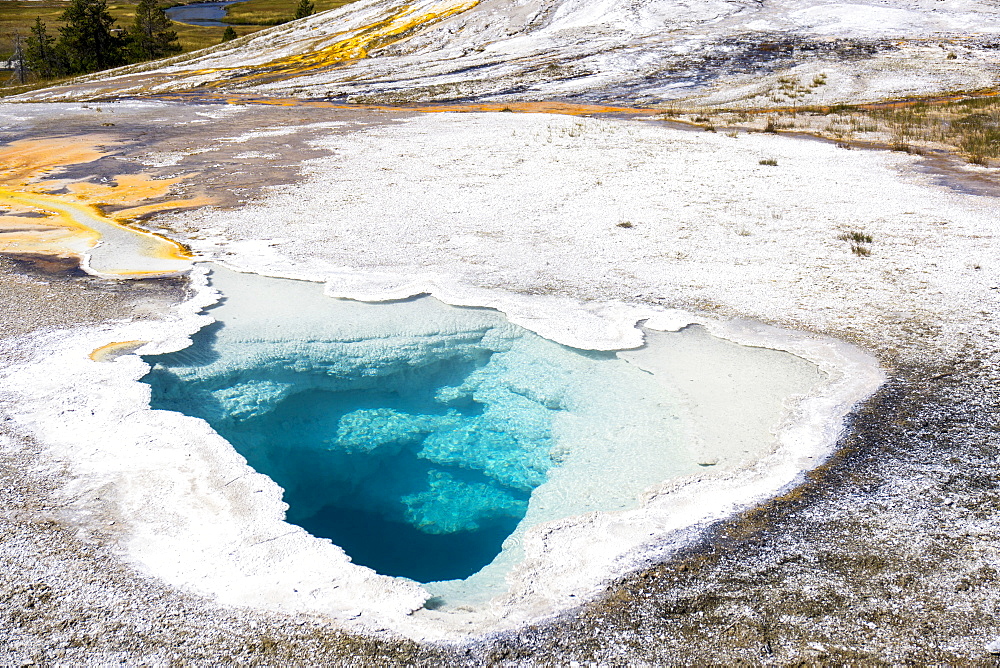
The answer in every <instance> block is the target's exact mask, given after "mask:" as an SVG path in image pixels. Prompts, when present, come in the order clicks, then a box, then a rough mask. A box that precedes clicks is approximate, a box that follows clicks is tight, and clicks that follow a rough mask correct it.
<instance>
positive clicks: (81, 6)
mask: <svg viewBox="0 0 1000 668" xmlns="http://www.w3.org/2000/svg"><path fill="white" fill-rule="evenodd" d="M59 18H60V19H61V20H62V21H63V22H64V23H65V25H64V26H63V27H61V28H59V35H60V36H59V47H60V48H61V49H62V50H63V51H64V52H65V54H66V61H67V65H68V71H69V73H70V74H77V73H83V72H95V71H97V70H106V69H108V68H109V67H117V66H118V65H122V64H124V62H125V58H124V46H125V40H124V39H122V38H121V37H119V36H118V35H117V34H115V32H113V31H115V30H116V29H115V28H114V25H115V20H114V18H113V17H112V16H111V14H109V13H108V3H107V1H106V0H71V2H70V4H69V7H67V8H66V11H64V12H63V13H62V15H61V16H60V17H59Z"/></svg>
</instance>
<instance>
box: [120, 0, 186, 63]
mask: <svg viewBox="0 0 1000 668" xmlns="http://www.w3.org/2000/svg"><path fill="white" fill-rule="evenodd" d="M180 52H181V45H180V44H179V43H178V42H177V33H176V32H175V31H174V30H173V23H172V22H171V21H170V19H168V18H167V15H166V13H164V11H163V10H162V9H160V8H159V7H158V6H157V4H156V0H139V4H138V5H137V6H136V8H135V21H134V22H133V23H132V26H131V27H130V28H129V31H128V56H129V60H131V61H132V62H140V61H143V60H155V59H156V58H164V57H166V56H169V55H172V54H175V53H180Z"/></svg>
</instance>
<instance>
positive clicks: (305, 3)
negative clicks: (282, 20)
mask: <svg viewBox="0 0 1000 668" xmlns="http://www.w3.org/2000/svg"><path fill="white" fill-rule="evenodd" d="M315 8H316V5H315V4H313V3H312V2H309V0H299V6H298V7H296V8H295V18H297V19H304V18H305V17H307V16H309V15H310V14H312V13H313V10H314V9H315Z"/></svg>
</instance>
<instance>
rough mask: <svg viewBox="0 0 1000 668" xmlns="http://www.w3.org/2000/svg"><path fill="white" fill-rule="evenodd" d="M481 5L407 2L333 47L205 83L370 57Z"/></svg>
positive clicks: (466, 0)
mask: <svg viewBox="0 0 1000 668" xmlns="http://www.w3.org/2000/svg"><path fill="white" fill-rule="evenodd" d="M478 4H479V0H457V1H456V0H452V1H450V2H448V1H445V2H440V3H438V4H436V5H433V6H431V7H430V8H427V9H424V10H423V11H416V10H415V9H414V8H413V7H411V6H410V5H403V6H401V7H398V8H396V9H395V10H394V11H393V12H391V13H390V14H389V15H388V16H387V17H385V18H383V19H382V20H380V21H376V22H375V23H371V24H369V25H366V26H362V27H360V28H355V29H354V30H347V31H344V32H342V33H336V34H334V35H333V37H334V38H336V37H340V39H339V40H337V41H336V42H334V43H333V44H331V45H329V46H325V47H321V48H318V49H316V50H315V51H309V52H307V53H300V54H296V55H293V56H285V57H283V58H278V59H276V60H272V61H270V62H268V63H264V64H263V65H254V66H252V69H253V70H255V71H253V72H251V73H249V74H245V75H243V76H237V77H232V78H225V79H223V80H221V81H218V82H215V83H208V84H205V85H206V86H207V87H209V88H211V87H213V86H217V85H218V86H221V85H226V86H228V85H232V84H233V83H243V82H252V81H256V80H259V79H265V78H280V79H284V78H291V77H294V76H298V75H301V74H305V73H308V72H311V71H314V70H318V69H322V68H324V67H330V66H333V65H337V64H339V63H344V62H349V61H352V60H359V59H361V58H367V57H368V53H369V52H370V51H372V50H373V49H378V48H381V47H384V46H388V45H390V44H394V43H396V42H399V41H402V40H404V39H406V38H407V37H409V36H411V35H413V34H414V32H416V31H417V30H418V29H421V28H426V27H428V26H431V25H433V24H435V23H438V22H439V21H443V20H444V19H446V18H448V17H451V16H454V15H456V14H461V13H462V12H465V11H468V10H470V9H472V8H473V7H475V6H476V5H478ZM324 41H326V40H324ZM246 69H247V68H244V67H220V68H211V69H203V70H192V71H189V72H187V74H212V73H215V72H232V71H245V70H246Z"/></svg>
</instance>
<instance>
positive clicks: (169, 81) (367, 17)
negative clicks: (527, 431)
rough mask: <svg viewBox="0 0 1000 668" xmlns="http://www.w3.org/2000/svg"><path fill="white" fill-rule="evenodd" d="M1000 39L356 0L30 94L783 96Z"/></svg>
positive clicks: (863, 14)
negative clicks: (187, 51)
mask: <svg viewBox="0 0 1000 668" xmlns="http://www.w3.org/2000/svg"><path fill="white" fill-rule="evenodd" d="M998 48H1000V7H998V6H997V5H996V4H995V3H991V2H988V1H986V0H895V1H891V2H885V1H883V2H879V1H878V0H859V1H855V2H824V1H823V0H800V1H794V2H793V1H789V0H761V1H759V2H755V1H753V0H728V1H726V0H704V1H702V2H693V1H691V0H630V1H620V2H614V1H611V0H599V1H597V2H584V1H583V0H417V1H416V2H402V1H401V0H361V1H360V2H357V3H354V4H352V5H348V6H346V7H344V8H342V9H340V10H334V11H331V12H326V13H323V14H320V15H317V16H313V17H309V18H307V19H303V20H301V21H297V22H294V23H291V24H286V25H284V26H278V27H275V28H273V29H269V30H265V31H261V32H259V33H255V34H254V35H252V36H249V37H247V38H244V39H241V40H237V41H234V42H231V43H229V44H226V45H222V46H220V47H216V48H214V49H211V50H207V51H203V52H198V53H196V54H193V55H188V56H184V57H180V58H176V59H174V60H172V61H167V62H165V63H159V64H157V65H154V66H153V67H150V66H148V65H147V66H145V68H142V67H139V68H135V67H133V68H131V69H121V70H116V71H114V72H112V73H107V74H103V75H98V76H95V77H92V78H90V79H86V80H81V82H79V83H78V84H76V85H73V86H70V87H63V88H59V89H53V90H49V91H42V92H37V93H33V94H31V95H30V98H31V99H49V100H51V99H87V98H100V97H108V96H131V95H138V96H144V95H149V94H163V93H176V92H196V93H197V94H199V95H218V94H221V95H232V94H239V95H256V96H260V95H263V96H270V97H295V98H309V99H324V100H332V101H344V102H367V103H374V104H398V103H411V102H427V101H445V100H449V101H453V100H465V101H485V100H494V101H497V100H503V101H512V100H553V99H558V100H565V101H573V102H591V103H607V102H612V101H614V102H617V103H627V104H632V105H655V104H661V103H689V104H709V105H735V106H741V105H744V104H746V105H752V106H758V107H759V106H791V105H798V104H815V103H836V102H846V101H851V102H857V101H867V100H877V99H884V98H889V97H898V96H906V95H919V94H928V93H933V92H940V91H951V90H970V89H983V88H988V87H991V86H994V85H995V82H996V77H997V74H998V72H1000V51H998Z"/></svg>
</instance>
